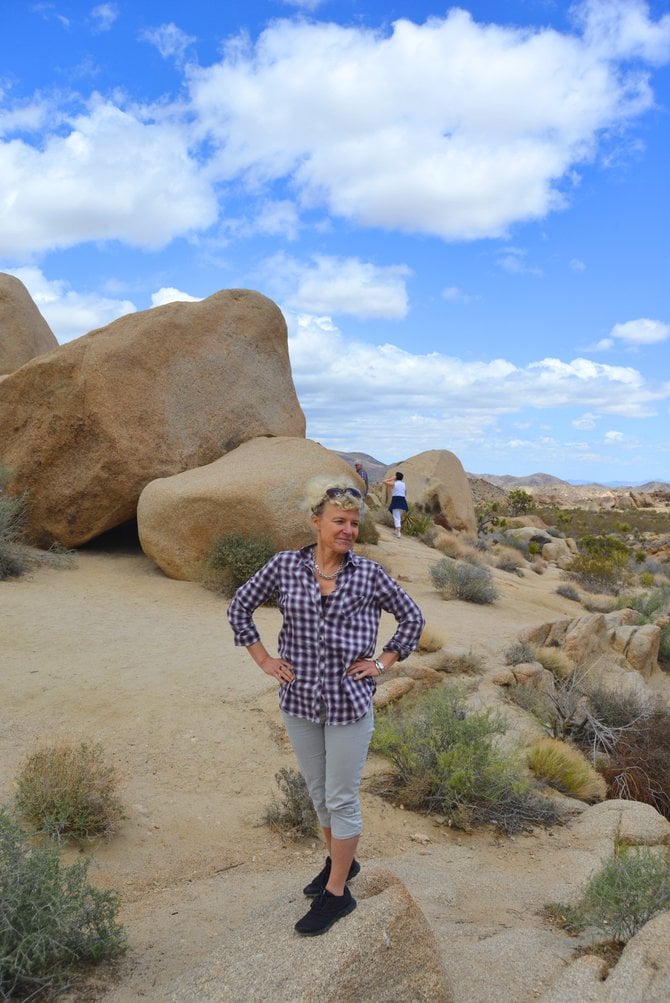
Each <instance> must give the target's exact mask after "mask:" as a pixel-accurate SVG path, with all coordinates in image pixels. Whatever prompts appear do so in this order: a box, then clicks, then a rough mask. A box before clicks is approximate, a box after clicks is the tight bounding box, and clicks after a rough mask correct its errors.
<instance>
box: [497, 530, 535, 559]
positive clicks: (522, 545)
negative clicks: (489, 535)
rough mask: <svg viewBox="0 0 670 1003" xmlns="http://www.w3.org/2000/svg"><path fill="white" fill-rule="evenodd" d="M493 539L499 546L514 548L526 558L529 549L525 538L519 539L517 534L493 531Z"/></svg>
mask: <svg viewBox="0 0 670 1003" xmlns="http://www.w3.org/2000/svg"><path fill="white" fill-rule="evenodd" d="M493 539H494V540H495V542H496V543H497V544H498V546H499V547H506V548H507V549H508V550H515V551H516V552H517V553H519V554H521V555H522V557H524V558H528V556H529V553H530V551H529V548H528V541H527V540H521V539H520V538H519V537H518V536H514V535H513V534H512V533H494V535H493Z"/></svg>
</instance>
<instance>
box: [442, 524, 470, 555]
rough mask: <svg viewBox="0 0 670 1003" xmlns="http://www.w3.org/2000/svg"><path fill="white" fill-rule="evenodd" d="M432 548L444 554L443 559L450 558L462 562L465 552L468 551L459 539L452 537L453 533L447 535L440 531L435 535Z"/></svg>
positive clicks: (444, 531)
mask: <svg viewBox="0 0 670 1003" xmlns="http://www.w3.org/2000/svg"><path fill="white" fill-rule="evenodd" d="M433 546H434V547H435V549H436V550H439V551H440V553H441V554H444V556H445V557H451V558H453V559H454V560H462V558H463V555H464V553H465V551H466V550H467V549H468V547H467V545H466V544H464V543H463V541H462V540H461V539H460V537H458V536H454V534H453V533H448V532H447V531H446V530H442V531H440V532H438V533H437V534H436V535H435V540H434V541H433Z"/></svg>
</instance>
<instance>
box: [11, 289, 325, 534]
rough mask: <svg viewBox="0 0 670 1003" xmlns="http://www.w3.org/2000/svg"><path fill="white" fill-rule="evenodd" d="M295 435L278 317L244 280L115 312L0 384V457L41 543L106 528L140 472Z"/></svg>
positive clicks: (131, 505) (142, 480) (133, 497)
mask: <svg viewBox="0 0 670 1003" xmlns="http://www.w3.org/2000/svg"><path fill="white" fill-rule="evenodd" d="M304 434H305V419H304V415H303V413H302V410H301V408H300V405H299V403H298V399H297V397H296V393H295V388H294V386H293V379H292V376H291V368H290V364H289V357H288V343H287V333H286V323H285V321H284V318H283V316H282V314H281V311H280V310H279V308H278V307H277V306H276V305H275V304H274V303H273V302H272V301H271V300H269V299H267V298H266V297H265V296H262V295H261V294H260V293H257V292H252V291H249V290H245V289H227V290H224V291H222V292H218V293H216V294H215V295H213V296H210V297H208V298H207V299H205V300H202V301H201V302H196V303H169V304H167V305H166V306H160V307H155V308H154V309H152V310H146V311H143V312H141V313H135V314H130V315H129V316H126V317H121V318H120V319H119V320H115V321H114V322H113V323H112V324H109V325H108V326H107V327H104V328H100V329H98V330H96V331H92V332H91V333H90V334H87V335H84V337H82V338H78V339H77V340H76V341H73V342H70V343H69V344H67V345H63V346H62V347H61V348H59V349H57V350H56V351H54V352H51V353H50V354H49V355H47V356H42V357H40V358H37V359H33V360H32V362H29V363H28V364H27V365H25V366H23V367H22V368H21V369H20V370H18V371H17V372H15V373H13V374H12V375H11V376H9V377H8V378H7V379H6V380H3V381H2V383H0V462H1V463H2V464H3V465H4V466H5V467H8V468H9V469H10V470H12V471H13V474H14V477H13V481H12V482H11V484H10V486H9V490H10V491H13V492H17V491H22V490H26V491H27V492H28V495H29V500H30V512H29V518H28V524H27V529H28V532H29V537H30V539H31V540H32V542H34V543H36V544H38V545H41V546H44V545H48V544H50V543H52V542H53V541H54V540H56V541H58V542H60V543H62V544H64V545H65V546H69V547H73V546H74V547H76V546H78V545H79V544H82V543H85V542H86V541H87V540H90V539H91V538H93V537H95V536H98V535H99V534H100V533H102V532H104V531H105V530H107V529H111V528H112V527H114V526H118V525H120V524H121V523H123V522H125V521H127V520H129V519H131V518H132V517H133V516H134V515H135V510H136V505H137V499H138V498H139V496H140V493H141V491H142V489H143V488H144V487H145V485H146V484H148V483H149V482H150V481H153V480H155V479H156V478H158V477H168V476H170V475H171V474H176V473H178V472H179V471H182V470H188V469H190V468H192V467H201V466H203V465H204V464H206V463H211V462H212V461H213V460H215V459H217V458H218V457H220V456H222V455H223V454H225V453H227V452H229V451H230V450H231V449H235V447H236V446H239V445H240V443H242V442H244V441H246V440H247V439H253V438H255V437H256V436H259V435H289V436H303V435H304Z"/></svg>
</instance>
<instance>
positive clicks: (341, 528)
mask: <svg viewBox="0 0 670 1003" xmlns="http://www.w3.org/2000/svg"><path fill="white" fill-rule="evenodd" d="M360 521H361V513H360V511H359V509H357V508H346V509H344V508H338V506H337V505H331V503H330V502H326V504H325V506H324V509H323V512H322V513H321V515H313V516H312V524H313V525H314V527H315V529H316V538H317V543H318V544H319V547H320V549H321V550H327V551H328V550H330V551H332V552H333V553H335V554H346V552H347V551H348V550H351V548H352V547H353V545H354V543H355V542H356V538H357V536H358V526H359V523H360Z"/></svg>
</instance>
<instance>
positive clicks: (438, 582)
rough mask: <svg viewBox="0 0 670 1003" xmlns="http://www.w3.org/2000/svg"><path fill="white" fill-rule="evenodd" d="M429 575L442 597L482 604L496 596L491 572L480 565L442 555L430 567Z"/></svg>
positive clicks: (491, 600)
mask: <svg viewBox="0 0 670 1003" xmlns="http://www.w3.org/2000/svg"><path fill="white" fill-rule="evenodd" d="M430 577H431V580H432V582H433V585H434V586H435V588H436V589H437V591H438V592H439V593H440V594H441V595H442V598H443V599H462V600H464V601H465V602H472V603H479V604H482V605H484V604H487V603H492V602H495V600H496V599H497V598H498V593H497V591H496V588H495V586H494V584H493V581H492V579H491V572H490V571H489V569H488V568H485V567H482V566H481V565H480V566H477V565H472V564H467V563H465V562H463V561H452V560H451V559H450V558H448V557H443V558H442V560H440V561H438V562H437V564H434V565H433V566H432V567H431V569H430Z"/></svg>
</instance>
